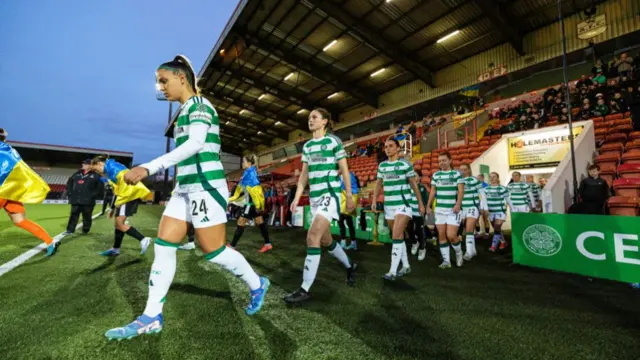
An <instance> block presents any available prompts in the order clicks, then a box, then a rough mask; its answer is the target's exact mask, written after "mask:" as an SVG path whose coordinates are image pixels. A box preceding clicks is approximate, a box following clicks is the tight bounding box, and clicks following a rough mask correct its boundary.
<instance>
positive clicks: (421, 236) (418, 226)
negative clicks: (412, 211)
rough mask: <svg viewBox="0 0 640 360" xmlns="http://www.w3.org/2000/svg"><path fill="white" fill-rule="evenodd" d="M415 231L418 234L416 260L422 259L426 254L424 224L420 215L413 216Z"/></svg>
mask: <svg viewBox="0 0 640 360" xmlns="http://www.w3.org/2000/svg"><path fill="white" fill-rule="evenodd" d="M413 224H414V227H415V233H416V235H417V236H418V261H422V260H424V259H425V257H426V256H427V240H426V239H425V227H426V226H425V225H424V218H423V217H422V216H416V217H414V218H413Z"/></svg>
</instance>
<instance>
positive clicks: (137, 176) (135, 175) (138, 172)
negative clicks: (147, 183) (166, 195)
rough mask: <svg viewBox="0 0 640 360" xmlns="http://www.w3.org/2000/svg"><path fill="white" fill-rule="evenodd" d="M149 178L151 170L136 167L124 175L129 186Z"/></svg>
mask: <svg viewBox="0 0 640 360" xmlns="http://www.w3.org/2000/svg"><path fill="white" fill-rule="evenodd" d="M148 176H149V170H147V169H145V168H143V167H141V166H136V167H134V168H133V169H131V170H129V171H127V173H126V174H124V182H126V183H127V184H129V185H135V184H137V183H139V182H140V181H142V180H144V179H146V178H147V177H148Z"/></svg>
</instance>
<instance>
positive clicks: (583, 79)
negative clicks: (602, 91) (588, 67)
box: [576, 75, 593, 89]
mask: <svg viewBox="0 0 640 360" xmlns="http://www.w3.org/2000/svg"><path fill="white" fill-rule="evenodd" d="M589 85H593V81H591V79H589V78H588V77H587V75H582V76H581V77H580V80H578V82H577V83H576V88H578V89H580V88H583V87H589Z"/></svg>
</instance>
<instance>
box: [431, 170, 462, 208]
mask: <svg viewBox="0 0 640 360" xmlns="http://www.w3.org/2000/svg"><path fill="white" fill-rule="evenodd" d="M460 184H464V179H463V178H462V175H460V172H458V171H456V170H449V171H442V170H440V171H437V172H436V173H435V174H433V176H432V177H431V186H435V187H436V190H435V191H436V197H435V199H436V213H440V214H447V213H450V212H452V211H453V207H454V206H456V201H457V200H458V185H460Z"/></svg>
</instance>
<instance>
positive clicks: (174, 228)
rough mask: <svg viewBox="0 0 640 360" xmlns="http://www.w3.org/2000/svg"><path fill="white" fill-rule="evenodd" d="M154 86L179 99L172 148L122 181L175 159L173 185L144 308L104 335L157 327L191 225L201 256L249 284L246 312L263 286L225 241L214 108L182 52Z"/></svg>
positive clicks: (255, 307)
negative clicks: (197, 86)
mask: <svg viewBox="0 0 640 360" xmlns="http://www.w3.org/2000/svg"><path fill="white" fill-rule="evenodd" d="M156 78H157V83H158V87H159V88H160V91H162V92H163V93H164V94H165V96H166V98H167V100H169V101H179V102H180V104H181V107H180V110H179V114H178V121H177V123H176V127H175V132H174V134H175V141H176V148H175V149H174V150H173V151H171V152H169V153H167V154H165V155H163V156H160V157H159V158H157V159H155V160H153V161H151V162H149V163H147V164H143V165H141V166H138V167H135V168H133V169H131V171H129V172H128V173H126V174H125V177H124V179H125V181H126V182H127V183H130V184H136V183H138V182H140V181H142V180H143V179H145V178H146V177H148V176H150V175H153V174H156V173H158V172H161V171H164V170H165V169H168V168H170V167H172V166H174V165H178V175H177V180H178V181H177V186H176V189H175V190H174V194H173V196H172V197H171V200H170V201H169V203H168V204H167V206H166V208H165V211H164V213H163V215H162V219H161V220H160V225H159V228H158V238H157V239H156V241H155V244H154V251H155V259H154V261H153V265H152V267H151V275H150V276H149V296H148V298H147V305H146V308H145V309H144V312H143V314H142V315H141V316H139V317H138V318H137V319H136V320H135V321H133V322H131V323H130V324H128V325H125V326H123V327H120V328H115V329H111V330H109V331H107V332H106V334H105V336H106V337H107V338H109V339H129V338H133V337H136V336H138V335H142V334H150V333H157V332H159V331H161V330H162V327H163V318H162V307H163V305H164V302H165V298H166V295H167V293H168V291H169V287H170V286H171V282H172V281H173V277H174V275H175V273H176V251H177V249H178V247H180V242H181V241H182V240H183V239H184V237H185V235H186V234H187V226H188V223H192V224H193V226H194V227H195V232H196V236H197V237H198V242H199V245H200V248H201V249H202V251H203V252H204V253H205V254H206V255H205V259H206V260H208V261H209V262H212V263H215V264H217V265H220V266H221V267H222V268H224V269H226V270H228V271H230V272H232V273H233V274H234V275H235V276H236V277H238V278H240V279H242V280H243V281H244V282H245V283H247V285H248V286H249V289H250V290H251V297H250V302H249V306H248V307H247V308H246V313H247V314H248V315H253V314H255V313H256V312H258V311H259V310H260V309H261V308H262V305H263V302H264V297H265V294H266V292H267V289H268V288H269V280H268V279H267V278H264V277H262V278H261V277H259V276H258V275H257V274H256V273H255V272H254V271H253V269H252V268H251V265H249V263H248V262H247V260H246V259H245V258H244V256H242V255H241V254H240V253H239V252H237V251H235V250H233V249H231V248H229V247H226V222H227V216H226V208H227V199H228V197H229V190H228V188H227V182H226V180H225V175H224V169H223V167H222V162H221V161H220V127H219V119H218V114H217V112H216V110H215V109H214V108H213V105H211V103H210V102H209V101H208V100H207V99H205V98H203V97H201V96H198V95H197V94H198V90H197V88H196V78H195V74H194V71H193V68H192V67H191V64H190V63H189V61H188V60H187V59H186V57H184V56H182V55H178V56H176V57H175V58H174V59H173V60H172V61H169V62H166V63H164V64H162V65H161V66H160V67H159V68H158V69H157V71H156Z"/></svg>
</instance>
